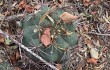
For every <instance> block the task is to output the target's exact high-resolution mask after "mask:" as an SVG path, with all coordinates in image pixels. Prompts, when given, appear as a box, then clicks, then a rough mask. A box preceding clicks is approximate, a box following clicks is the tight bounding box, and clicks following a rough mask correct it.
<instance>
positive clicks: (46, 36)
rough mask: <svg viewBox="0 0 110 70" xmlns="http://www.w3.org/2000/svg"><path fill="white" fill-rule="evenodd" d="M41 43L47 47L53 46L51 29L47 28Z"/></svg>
mask: <svg viewBox="0 0 110 70" xmlns="http://www.w3.org/2000/svg"><path fill="white" fill-rule="evenodd" d="M41 42H42V43H43V44H44V45H45V46H46V47H47V46H48V45H50V44H51V37H50V28H46V29H45V31H44V33H43V35H42V36H41Z"/></svg>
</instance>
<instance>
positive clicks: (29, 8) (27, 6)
mask: <svg viewBox="0 0 110 70" xmlns="http://www.w3.org/2000/svg"><path fill="white" fill-rule="evenodd" d="M25 9H26V11H27V12H33V11H34V7H31V6H29V5H26V6H25Z"/></svg>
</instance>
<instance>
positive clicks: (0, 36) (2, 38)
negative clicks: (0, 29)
mask: <svg viewBox="0 0 110 70" xmlns="http://www.w3.org/2000/svg"><path fill="white" fill-rule="evenodd" d="M4 41H5V39H4V37H3V36H2V35H0V43H3V42H4Z"/></svg>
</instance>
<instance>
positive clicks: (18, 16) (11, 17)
mask: <svg viewBox="0 0 110 70" xmlns="http://www.w3.org/2000/svg"><path fill="white" fill-rule="evenodd" d="M23 16H24V14H18V15H12V16H8V17H5V16H2V17H0V21H2V20H13V19H18V18H20V17H23ZM4 18H5V19H4Z"/></svg>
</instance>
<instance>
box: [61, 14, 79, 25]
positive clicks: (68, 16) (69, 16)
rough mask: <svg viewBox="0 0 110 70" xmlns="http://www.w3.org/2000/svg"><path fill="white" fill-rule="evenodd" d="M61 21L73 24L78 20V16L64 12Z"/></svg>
mask: <svg viewBox="0 0 110 70" xmlns="http://www.w3.org/2000/svg"><path fill="white" fill-rule="evenodd" d="M60 19H62V20H63V22H66V23H68V22H71V21H72V20H76V19H78V16H74V15H72V14H70V13H68V12H64V13H63V14H61V15H60Z"/></svg>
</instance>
